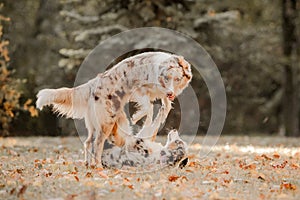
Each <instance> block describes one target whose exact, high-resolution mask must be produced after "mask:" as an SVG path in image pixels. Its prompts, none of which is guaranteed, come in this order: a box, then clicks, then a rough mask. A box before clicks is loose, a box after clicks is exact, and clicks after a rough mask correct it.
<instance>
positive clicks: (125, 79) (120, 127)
mask: <svg viewBox="0 0 300 200" xmlns="http://www.w3.org/2000/svg"><path fill="white" fill-rule="evenodd" d="M191 79H192V73H191V66H190V64H189V63H188V62H187V61H186V60H184V58H183V57H182V56H178V55H174V54H170V53H164V52H147V53H142V54H138V55H135V56H132V57H129V58H127V59H124V60H123V61H121V62H119V63H118V64H116V65H115V66H114V67H112V68H111V69H109V70H107V71H105V72H104V73H102V74H99V75H98V76H97V77H96V78H94V79H92V80H90V81H88V82H87V83H85V84H83V85H80V86H78V87H75V88H59V89H43V90H41V91H40V92H39V93H38V94H37V102H36V105H37V107H38V108H40V109H41V108H42V107H43V106H45V105H53V108H54V110H55V111H56V112H58V113H59V114H61V115H65V116H66V117H71V118H79V119H81V118H84V119H85V124H86V127H87V129H88V138H87V140H86V141H85V155H86V157H85V158H86V161H87V162H88V164H90V163H91V162H90V158H88V150H90V149H91V144H92V138H93V134H95V142H96V144H95V145H96V146H95V151H94V154H95V155H94V158H95V159H96V160H95V162H96V164H97V163H98V164H99V165H101V155H102V151H103V145H104V141H105V140H106V139H107V138H109V137H112V138H114V141H115V144H116V145H118V146H123V145H124V141H125V140H126V137H128V133H129V134H130V133H131V130H130V126H129V122H128V120H127V117H126V114H125V112H124V106H125V105H126V104H127V103H128V102H129V101H133V100H136V101H138V102H140V103H139V104H140V105H142V106H141V107H143V109H140V111H138V112H137V113H136V115H134V116H133V121H137V120H138V119H140V118H141V117H142V116H144V115H146V114H148V113H149V112H150V113H151V112H153V110H152V111H151V106H150V107H148V108H150V109H145V106H146V107H147V105H150V104H151V102H150V101H152V100H155V99H162V107H161V109H160V111H159V112H163V117H162V121H161V123H162V122H164V121H165V119H166V118H167V116H168V113H169V111H170V110H171V108H172V105H171V103H172V101H173V100H174V98H175V97H176V96H177V95H179V94H180V93H181V92H182V91H183V90H184V89H185V88H186V87H187V86H188V84H189V82H190V81H191ZM141 102H143V103H141ZM162 108H164V109H163V111H162ZM139 112H140V113H139ZM147 117H148V116H147ZM151 118H152V117H151ZM150 123H151V120H148V125H149V124H150ZM154 135H156V133H154Z"/></svg>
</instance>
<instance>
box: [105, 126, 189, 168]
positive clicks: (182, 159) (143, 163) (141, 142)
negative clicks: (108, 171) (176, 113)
mask: <svg viewBox="0 0 300 200" xmlns="http://www.w3.org/2000/svg"><path fill="white" fill-rule="evenodd" d="M187 161H188V160H187V145H186V143H185V142H184V141H183V140H182V139H181V138H180V137H179V135H178V132H177V131H176V130H171V131H170V132H169V133H168V140H167V143H166V144H165V146H162V145H161V144H160V143H156V142H152V141H151V140H149V139H148V140H147V139H142V138H137V137H132V138H131V139H130V140H128V141H126V143H125V145H124V146H123V147H118V146H114V147H112V148H109V149H105V150H104V151H103V154H102V165H103V167H108V168H117V169H124V168H126V167H137V168H142V169H143V170H155V169H160V168H162V167H166V166H176V165H179V166H181V167H183V166H185V165H186V164H187Z"/></svg>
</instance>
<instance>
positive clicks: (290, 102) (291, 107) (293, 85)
mask: <svg viewBox="0 0 300 200" xmlns="http://www.w3.org/2000/svg"><path fill="white" fill-rule="evenodd" d="M296 4H297V0H282V33H283V53H284V56H285V57H286V62H285V63H284V95H283V99H282V100H283V101H282V103H283V104H282V105H283V123H284V129H285V135H286V136H299V103H298V91H297V90H298V89H297V77H298V76H297V71H298V70H297V67H296V65H295V64H294V62H293V56H295V55H296V54H297V52H296V48H297V37H296V10H297V8H296Z"/></svg>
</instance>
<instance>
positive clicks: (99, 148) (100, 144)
mask: <svg viewBox="0 0 300 200" xmlns="http://www.w3.org/2000/svg"><path fill="white" fill-rule="evenodd" d="M113 127H114V123H109V124H105V125H101V130H98V131H97V130H96V138H95V149H94V151H95V152H94V155H95V157H94V158H93V159H92V165H97V167H102V162H101V156H102V153H103V148H104V142H105V140H106V139H107V138H108V137H109V135H110V134H111V132H112V129H113Z"/></svg>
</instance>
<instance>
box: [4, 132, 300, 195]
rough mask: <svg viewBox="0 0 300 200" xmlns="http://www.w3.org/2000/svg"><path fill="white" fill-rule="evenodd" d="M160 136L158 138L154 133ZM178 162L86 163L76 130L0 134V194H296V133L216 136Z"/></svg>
mask: <svg viewBox="0 0 300 200" xmlns="http://www.w3.org/2000/svg"><path fill="white" fill-rule="evenodd" d="M159 140H161V141H163V140H165V138H159ZM202 141H203V137H197V138H195V140H194V143H193V144H192V145H191V146H190V153H189V157H190V162H189V164H188V167H186V168H184V169H176V168H172V169H163V170H161V171H156V172H151V173H127V172H122V171H119V170H102V169H86V168H85V167H84V166H83V163H82V159H83V151H82V147H83V146H82V143H81V141H80V140H79V138H71V137H70V138H50V137H43V138H39V137H31V138H0V159H1V161H0V163H1V164H0V199H33V198H34V199H100V198H109V199H199V198H200V199H230V198H231V199H299V197H300V192H299V190H300V167H299V165H300V147H299V142H298V141H299V139H298V138H297V139H295V138H280V137H233V136H224V137H221V138H220V140H219V142H218V144H217V145H216V146H215V147H214V149H213V150H212V151H211V152H210V154H209V155H208V156H207V157H205V158H203V159H200V158H199V156H198V154H199V150H203V152H205V151H207V150H209V149H208V147H206V146H202V145H200V144H201V143H202Z"/></svg>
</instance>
